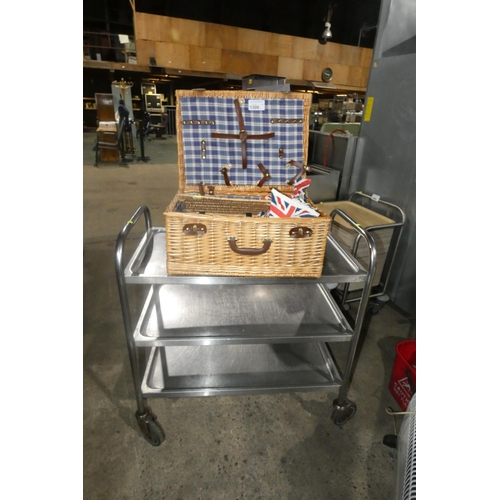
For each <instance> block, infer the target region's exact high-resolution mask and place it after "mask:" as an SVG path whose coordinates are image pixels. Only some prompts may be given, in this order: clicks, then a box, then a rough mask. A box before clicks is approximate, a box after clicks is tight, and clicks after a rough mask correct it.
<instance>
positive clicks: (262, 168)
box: [257, 163, 271, 187]
mask: <svg viewBox="0 0 500 500" xmlns="http://www.w3.org/2000/svg"><path fill="white" fill-rule="evenodd" d="M257 166H258V167H259V170H260V171H261V172H262V175H263V176H264V177H262V179H261V180H260V181H259V182H258V184H257V186H259V187H262V186H263V185H264V183H265V182H267V181H268V180H269V179H270V178H271V174H270V173H269V172H268V171H267V169H266V167H264V165H263V164H262V163H258V164H257Z"/></svg>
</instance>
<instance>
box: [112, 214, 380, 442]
mask: <svg viewBox="0 0 500 500" xmlns="http://www.w3.org/2000/svg"><path fill="white" fill-rule="evenodd" d="M141 217H144V220H145V232H144V234H143V236H142V239H141V240H140V243H139V244H138V246H137V247H136V249H135V251H134V253H133V255H132V257H131V258H130V260H129V262H128V264H126V265H125V263H124V249H125V243H126V240H127V237H128V235H129V233H130V231H131V230H132V228H134V227H135V226H136V223H137V222H138V221H139V220H140V219H141ZM335 217H341V218H343V219H345V220H346V221H347V222H348V223H349V224H350V225H352V226H353V227H354V228H355V230H356V231H357V233H358V235H359V237H360V238H363V239H364V240H365V241H366V243H367V246H368V248H369V266H368V270H365V269H363V268H362V267H361V266H360V264H359V263H358V262H357V261H356V259H355V258H354V257H353V256H352V255H350V254H349V253H348V252H346V251H345V250H343V249H342V247H341V246H340V244H339V243H338V242H337V241H336V240H335V239H334V238H333V237H332V236H331V235H329V236H328V241H327V248H326V253H325V263H324V267H323V274H322V276H321V277H320V278H318V279H310V278H251V277H250V278H249V277H245V278H243V277H241V278H239V277H206V276H168V275H167V272H166V258H167V257H166V241H165V228H158V227H152V225H151V214H150V211H149V209H148V208H147V207H146V206H145V205H142V206H140V207H139V208H138V209H137V210H136V212H135V213H134V214H133V215H132V217H131V218H130V220H129V221H128V222H127V223H126V224H125V226H124V227H123V229H122V231H121V232H120V234H119V235H118V238H117V241H116V247H115V270H116V278H117V283H118V291H119V296H120V303H121V309H122V315H123V324H124V330H125V336H126V340H127V348H128V352H129V357H130V366H131V371H132V379H133V384H134V392H135V397H136V402H137V411H136V419H137V423H138V426H139V429H140V431H141V432H142V435H143V436H144V438H145V439H146V440H147V441H148V442H149V443H150V444H151V445H153V446H159V445H160V444H161V443H162V442H163V440H164V439H165V433H164V431H163V429H162V427H161V425H160V424H159V423H158V422H157V419H156V416H155V415H154V414H153V412H152V411H151V409H150V407H149V406H148V401H147V400H148V399H149V398H153V397H157V398H158V397H189V396H221V395H236V394H258V393H272V392H287V391H288V392H294V391H306V390H312V391H319V390H323V391H332V390H338V395H337V398H336V399H334V401H333V413H332V416H331V418H332V420H333V422H334V424H335V425H343V424H344V423H346V422H347V421H348V420H349V419H351V418H352V416H353V415H354V414H355V412H356V404H355V403H354V402H352V401H350V400H349V399H348V398H347V395H348V391H349V385H350V381H351V378H352V374H353V373H352V372H353V367H354V358H355V354H356V350H357V347H358V340H359V336H360V332H361V327H362V322H363V318H364V316H365V312H366V308H367V305H368V301H369V291H370V289H371V284H372V281H373V274H374V269H375V264H376V249H375V244H374V241H373V238H372V237H371V236H370V234H369V233H368V232H367V231H365V230H363V229H362V228H360V227H357V226H356V222H355V221H354V220H352V219H351V218H350V217H349V216H348V215H347V214H345V213H344V212H343V211H341V210H335V211H334V212H332V222H333V218H335ZM350 282H363V283H364V288H363V291H362V293H361V297H360V305H359V308H358V311H357V314H356V318H355V320H354V323H353V325H352V326H351V324H350V322H348V321H347V320H346V318H345V317H344V315H343V313H342V312H341V310H340V308H339V306H338V305H337V304H336V302H335V300H333V297H332V296H331V293H330V290H329V289H328V288H327V287H326V284H339V283H350ZM133 284H136V285H145V286H148V287H149V290H148V296H147V299H146V300H145V302H144V304H143V305H142V310H141V312H140V315H139V318H138V319H137V321H133V320H132V313H131V311H132V309H131V305H130V301H129V296H128V293H127V288H128V285H133ZM228 303H230V304H232V307H227V304H228ZM221 304H226V307H225V308H224V307H221ZM212 308H215V309H216V312H213V310H212ZM197 309H198V310H197ZM210 312H212V313H210ZM335 342H349V343H350V345H349V349H348V354H347V361H346V363H345V367H344V370H343V373H342V372H341V370H340V368H339V367H338V366H337V363H336V361H335V359H334V356H333V351H332V347H331V345H332V344H333V343H335ZM141 351H143V353H144V354H145V358H142V356H141Z"/></svg>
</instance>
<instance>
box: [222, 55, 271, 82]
mask: <svg viewBox="0 0 500 500" xmlns="http://www.w3.org/2000/svg"><path fill="white" fill-rule="evenodd" d="M222 71H223V72H225V73H232V74H236V75H241V76H246V75H253V74H259V75H270V76H276V75H277V74H278V58H277V57H276V56H265V55H263V54H251V53H249V52H239V51H235V50H222Z"/></svg>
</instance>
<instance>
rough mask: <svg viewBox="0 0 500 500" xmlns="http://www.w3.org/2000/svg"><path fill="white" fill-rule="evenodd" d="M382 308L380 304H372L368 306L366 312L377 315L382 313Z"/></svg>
mask: <svg viewBox="0 0 500 500" xmlns="http://www.w3.org/2000/svg"><path fill="white" fill-rule="evenodd" d="M381 310H382V306H380V305H379V304H370V305H369V306H368V309H367V310H366V312H367V313H368V314H369V315H370V316H377V314H380V311H381Z"/></svg>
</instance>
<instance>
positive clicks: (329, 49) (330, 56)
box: [317, 43, 342, 67]
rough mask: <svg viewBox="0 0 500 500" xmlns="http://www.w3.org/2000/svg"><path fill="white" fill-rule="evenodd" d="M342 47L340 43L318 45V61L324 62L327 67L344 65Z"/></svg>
mask: <svg viewBox="0 0 500 500" xmlns="http://www.w3.org/2000/svg"><path fill="white" fill-rule="evenodd" d="M341 47H342V46H341V45H340V44H338V43H326V44H325V45H322V44H321V43H318V47H317V54H318V61H323V64H324V65H325V67H326V66H328V65H330V64H342V59H341Z"/></svg>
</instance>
